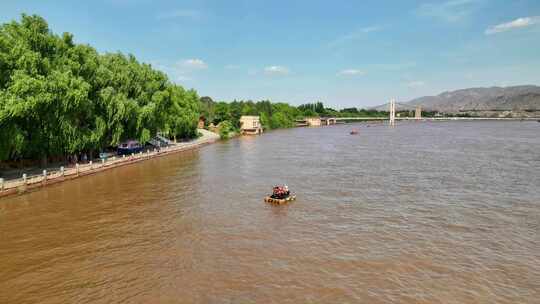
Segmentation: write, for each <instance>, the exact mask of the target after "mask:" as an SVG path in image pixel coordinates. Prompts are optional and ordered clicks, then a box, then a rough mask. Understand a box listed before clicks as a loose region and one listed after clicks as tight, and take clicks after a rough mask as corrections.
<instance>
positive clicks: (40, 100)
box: [0, 15, 199, 160]
mask: <svg viewBox="0 0 540 304" xmlns="http://www.w3.org/2000/svg"><path fill="white" fill-rule="evenodd" d="M198 117H199V98H198V96H197V93H196V92H195V91H193V90H185V89H184V88H182V87H181V86H179V85H176V84H173V83H171V82H170V81H169V80H168V78H167V76H166V75H165V74H164V73H162V72H160V71H157V70H154V69H153V68H152V67H151V66H150V65H148V64H144V63H140V62H139V61H137V59H136V58H135V57H134V56H132V55H127V56H126V55H124V54H121V53H107V54H99V53H98V52H97V51H96V50H95V49H94V48H92V47H91V46H89V45H84V44H77V43H75V42H74V40H73V35H71V34H69V33H64V34H62V35H60V36H59V35H56V34H54V33H52V32H51V31H50V29H49V27H48V24H47V22H46V21H45V20H44V19H43V18H41V17H39V16H36V15H33V16H28V15H22V18H21V20H20V21H19V22H17V21H13V22H10V23H6V24H3V25H1V26H0V143H1V145H0V160H8V159H18V158H34V159H38V158H41V159H43V158H45V159H46V158H47V157H50V156H61V155H67V154H72V153H77V152H81V151H96V150H100V149H103V148H105V147H108V146H115V145H117V144H118V143H120V142H121V141H123V140H126V139H139V140H140V141H141V142H146V141H147V140H148V139H150V138H151V137H152V136H154V135H155V134H156V133H158V132H161V133H163V134H166V135H168V136H169V137H184V138H186V137H193V136H196V126H197V119H198Z"/></svg>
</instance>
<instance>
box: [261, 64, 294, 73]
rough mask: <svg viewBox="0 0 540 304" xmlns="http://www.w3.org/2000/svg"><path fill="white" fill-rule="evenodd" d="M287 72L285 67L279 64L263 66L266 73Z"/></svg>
mask: <svg viewBox="0 0 540 304" xmlns="http://www.w3.org/2000/svg"><path fill="white" fill-rule="evenodd" d="M289 72H290V71H289V69H288V68H287V67H284V66H279V65H273V66H267V67H265V68H264V73H265V74H266V75H287V74H289Z"/></svg>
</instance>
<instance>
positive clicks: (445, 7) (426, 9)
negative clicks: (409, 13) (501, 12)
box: [416, 0, 481, 22]
mask: <svg viewBox="0 0 540 304" xmlns="http://www.w3.org/2000/svg"><path fill="white" fill-rule="evenodd" d="M479 2H481V1H480V0H450V1H446V2H442V3H424V4H422V5H420V6H419V7H418V8H417V9H416V14H418V15H420V16H424V17H432V18H437V19H442V20H444V21H447V22H458V21H462V20H463V19H466V18H467V17H469V16H470V15H471V14H472V12H473V11H474V9H475V5H476V4H478V3H479Z"/></svg>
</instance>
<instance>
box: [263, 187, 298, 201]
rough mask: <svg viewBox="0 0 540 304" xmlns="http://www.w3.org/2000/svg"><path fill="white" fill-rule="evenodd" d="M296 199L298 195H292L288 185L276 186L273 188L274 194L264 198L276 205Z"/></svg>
mask: <svg viewBox="0 0 540 304" xmlns="http://www.w3.org/2000/svg"><path fill="white" fill-rule="evenodd" d="M295 199H296V195H292V194H291V192H290V191H289V187H287V185H284V186H275V187H274V188H273V189H272V195H270V196H267V197H265V198H264V201H265V202H267V203H272V204H276V205H282V204H286V203H288V202H292V201H294V200H295Z"/></svg>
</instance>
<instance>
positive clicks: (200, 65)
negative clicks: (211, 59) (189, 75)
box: [178, 58, 208, 70]
mask: <svg viewBox="0 0 540 304" xmlns="http://www.w3.org/2000/svg"><path fill="white" fill-rule="evenodd" d="M178 65H179V66H181V67H183V68H186V69H189V70H204V69H207V68H208V65H207V64H206V62H204V61H202V60H201V59H197V58H195V59H186V60H183V61H181V62H179V63H178Z"/></svg>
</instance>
